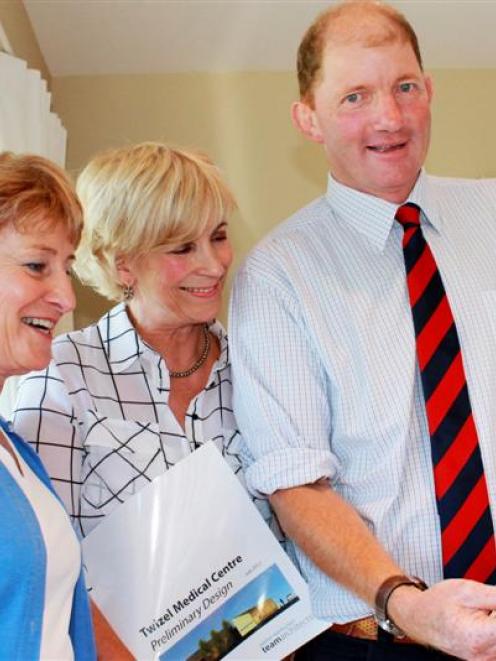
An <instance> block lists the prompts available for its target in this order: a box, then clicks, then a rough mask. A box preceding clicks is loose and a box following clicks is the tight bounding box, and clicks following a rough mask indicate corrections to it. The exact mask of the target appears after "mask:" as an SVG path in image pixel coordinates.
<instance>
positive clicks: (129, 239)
mask: <svg viewBox="0 0 496 661" xmlns="http://www.w3.org/2000/svg"><path fill="white" fill-rule="evenodd" d="M77 191H78V194H79V196H80V198H81V201H82V204H83V208H84V214H85V223H84V229H83V236H82V240H81V245H80V247H79V250H78V252H77V259H76V265H75V270H76V272H77V274H78V276H79V277H80V278H81V280H82V281H83V282H84V283H86V284H88V285H90V286H92V287H93V288H94V289H95V290H96V291H97V292H99V293H100V294H103V295H104V296H106V297H107V298H109V299H111V300H121V299H122V298H123V292H122V285H121V284H120V282H119V275H118V272H117V266H116V263H117V260H118V259H119V258H120V257H124V256H125V257H130V258H132V259H133V258H138V257H141V256H143V255H145V254H147V253H148V252H149V251H150V250H152V249H153V248H155V247H157V246H165V247H167V246H170V247H174V246H178V245H181V244H183V243H188V242H189V241H193V240H196V239H197V238H198V236H200V235H201V234H202V233H203V232H204V231H205V229H206V228H207V227H208V226H209V224H210V223H211V222H212V220H214V221H215V220H216V219H223V218H226V217H227V216H228V215H229V214H230V212H231V211H232V210H233V209H234V207H235V202H234V198H233V196H232V194H231V192H230V191H229V189H228V188H227V186H226V184H225V183H224V182H223V181H222V178H221V175H220V172H219V169H218V168H217V167H216V166H215V165H214V164H213V163H212V162H211V161H210V160H209V158H207V157H206V156H205V155H203V154H200V153H197V152H193V151H186V150H184V149H175V148H174V149H173V148H172V147H168V146H167V145H163V144H159V143H154V142H144V143H141V144H138V145H131V146H127V147H121V148H119V149H113V150H111V151H107V152H103V153H101V154H97V156H95V157H94V158H93V159H92V160H91V161H90V162H89V163H88V165H87V166H86V167H85V168H84V170H83V171H82V172H81V174H80V176H79V178H78V180H77Z"/></svg>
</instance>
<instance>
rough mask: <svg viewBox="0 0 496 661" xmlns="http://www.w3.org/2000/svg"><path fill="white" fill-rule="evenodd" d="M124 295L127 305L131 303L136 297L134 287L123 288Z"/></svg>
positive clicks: (125, 286) (126, 286)
mask: <svg viewBox="0 0 496 661" xmlns="http://www.w3.org/2000/svg"><path fill="white" fill-rule="evenodd" d="M122 294H123V297H124V300H125V301H126V303H127V302H128V301H130V300H131V299H132V298H133V296H134V287H133V285H124V287H123V288H122Z"/></svg>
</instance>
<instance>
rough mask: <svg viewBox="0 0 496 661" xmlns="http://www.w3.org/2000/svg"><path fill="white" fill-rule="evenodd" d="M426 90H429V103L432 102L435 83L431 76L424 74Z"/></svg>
mask: <svg viewBox="0 0 496 661" xmlns="http://www.w3.org/2000/svg"><path fill="white" fill-rule="evenodd" d="M424 82H425V89H426V90H427V97H428V99H429V102H431V101H432V97H433V95H434V83H433V82H432V76H429V74H424Z"/></svg>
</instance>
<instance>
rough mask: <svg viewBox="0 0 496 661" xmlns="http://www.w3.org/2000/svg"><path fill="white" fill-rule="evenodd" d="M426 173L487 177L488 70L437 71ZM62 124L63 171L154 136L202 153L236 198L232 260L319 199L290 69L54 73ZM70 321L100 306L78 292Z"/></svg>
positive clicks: (318, 162)
mask: <svg viewBox="0 0 496 661" xmlns="http://www.w3.org/2000/svg"><path fill="white" fill-rule="evenodd" d="M434 81H435V88H436V93H435V99H434V118H433V119H434V122H433V124H434V129H433V130H434V132H433V143H432V149H431V153H430V157H429V160H428V169H429V170H430V171H431V172H432V173H436V174H441V175H452V176H469V177H482V176H496V127H494V121H493V116H494V111H493V108H494V107H496V70H495V71H493V70H487V71H436V72H435V75H434ZM53 93H54V98H55V102H56V105H57V111H58V113H59V114H60V116H61V118H62V121H63V122H64V125H65V126H66V127H67V129H68V134H69V143H68V167H69V169H71V170H72V171H73V173H76V172H77V170H78V169H80V168H81V167H82V166H83V165H84V163H85V162H86V161H87V159H88V158H90V157H91V155H92V154H94V153H95V152H96V151H98V150H100V149H103V148H107V147H110V146H115V145H120V144H123V143H126V142H137V141H142V140H163V141H169V142H173V143H175V144H179V145H188V146H195V147H198V148H200V149H203V150H205V151H206V152H208V153H209V154H210V155H211V156H212V157H213V158H214V160H215V161H216V162H217V163H218V164H219V165H220V166H221V167H222V168H223V169H224V171H225V173H226V177H227V179H228V181H229V183H230V184H231V187H232V188H233V190H234V192H235V195H236V197H237V200H238V202H239V208H240V212H239V213H238V214H237V216H236V218H235V219H234V222H233V223H232V235H233V239H234V244H235V247H236V251H237V255H238V259H240V258H241V257H242V256H243V255H244V254H245V253H246V251H247V250H248V249H249V248H250V247H251V246H252V245H253V243H254V242H255V241H256V240H257V239H258V238H260V237H261V236H262V235H264V234H265V233H266V232H267V231H268V230H269V229H270V228H271V227H272V226H274V225H275V224H276V223H277V222H279V221H280V220H281V219H283V218H285V217H286V216H287V215H288V214H290V213H292V212H293V211H294V210H296V209H297V208H298V207H300V206H301V205H303V204H305V203H306V202H307V201H310V200H311V199H312V198H314V197H315V196H316V195H319V194H320V193H321V192H322V191H323V189H324V186H325V177H326V167H325V161H324V158H323V155H322V153H321V149H320V148H319V147H318V146H317V145H314V144H311V143H308V142H306V141H305V140H304V139H303V138H301V137H300V136H299V135H298V134H297V133H296V131H295V130H294V129H293V127H292V125H291V121H290V118H289V106H290V103H291V101H292V99H293V98H294V95H295V93H296V85H295V81H294V76H293V74H291V73H243V74H181V75H179V74H177V75H149V76H100V77H98V76H82V77H64V78H54V80H53ZM78 294H79V296H78V298H79V306H78V311H77V317H76V324H77V325H84V324H86V323H89V321H91V320H92V319H94V318H95V317H96V316H97V315H98V314H99V313H100V312H101V311H102V310H104V309H106V307H107V306H108V304H107V303H106V302H103V301H102V300H101V299H98V298H97V297H96V296H95V295H94V294H92V293H90V292H88V290H82V289H80V290H79V292H78Z"/></svg>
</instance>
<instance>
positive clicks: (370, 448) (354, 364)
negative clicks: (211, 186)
mask: <svg viewBox="0 0 496 661" xmlns="http://www.w3.org/2000/svg"><path fill="white" fill-rule="evenodd" d="M409 201H411V202H415V203H417V204H418V205H419V206H420V207H421V209H422V211H423V214H422V225H423V231H424V234H425V237H426V239H427V241H428V242H429V244H430V246H431V249H432V252H433V253H434V256H435V258H436V261H437V264H438V268H439V270H440V272H441V276H442V278H443V281H444V284H445V288H446V291H447V294H448V298H449V300H450V303H451V308H452V311H453V315H454V317H455V320H456V323H457V328H458V333H459V336H460V342H461V346H462V351H463V357H464V363H465V371H466V375H467V380H468V385H469V392H470V397H471V401H472V407H473V412H474V417H475V422H476V425H477V428H478V431H479V440H480V444H481V452H482V458H483V461H484V465H485V470H486V478H487V482H488V488H489V494H490V500H491V506H492V511H493V512H494V513H496V437H495V432H496V236H495V233H494V229H495V228H496V181H495V180H493V181H490V180H486V181H463V180H453V179H440V178H434V177H430V176H428V175H426V174H425V173H421V175H420V177H419V179H418V181H417V183H416V185H415V188H414V190H413V191H412V193H411V195H410V197H409ZM396 208H397V207H396V205H393V204H391V203H389V202H386V201H384V200H381V199H378V198H375V197H372V196H369V195H366V194H363V193H359V192H357V191H354V190H351V189H349V188H347V187H345V186H342V185H340V184H338V183H337V182H336V181H334V180H333V179H332V178H331V179H330V180H329V185H328V190H327V194H326V195H325V196H323V197H321V198H319V199H317V200H316V201H314V202H313V203H312V204H310V205H309V206H307V207H305V208H304V209H302V210H300V211H299V212H298V213H296V214H295V215H294V216H293V217H291V218H290V219H289V220H288V221H287V222H286V223H284V224H282V225H281V226H279V227H278V228H277V229H276V230H275V231H273V232H272V233H271V234H270V235H269V236H268V237H267V238H266V239H265V240H264V241H263V242H262V243H261V244H260V245H259V246H258V247H257V248H256V249H255V250H254V251H253V252H252V253H251V254H250V256H249V257H248V259H247V260H246V263H245V264H244V266H243V267H242V268H241V270H240V271H239V273H238V275H237V278H236V281H235V286H234V291H233V297H232V301H231V320H230V335H231V352H232V365H233V370H234V408H235V415H236V418H237V421H238V424H239V427H240V429H241V432H242V434H243V437H244V439H245V441H246V443H247V445H248V448H249V450H250V452H251V453H252V454H253V458H252V460H251V462H250V463H249V466H248V468H247V472H246V475H247V481H248V484H249V486H250V488H251V489H252V490H254V491H255V492H260V493H263V494H271V493H273V492H274V491H276V490H277V489H282V488H288V487H292V486H297V485H301V484H307V483H312V482H314V481H316V480H319V479H321V478H328V479H329V480H330V483H331V485H332V488H333V489H335V490H336V492H338V493H339V494H341V496H342V497H343V498H344V499H345V500H347V501H348V502H349V503H351V504H352V505H353V506H354V507H355V508H356V509H357V511H358V512H359V513H360V514H361V516H362V518H363V519H364V521H365V522H366V523H367V525H368V526H369V527H370V529H371V530H372V531H373V532H374V534H375V535H376V536H377V537H378V539H379V540H381V541H382V543H383V544H384V546H385V547H386V548H387V549H388V550H389V552H390V553H391V555H392V556H393V557H394V558H395V559H396V561H397V562H398V563H399V564H400V566H402V567H403V568H404V570H405V571H406V572H408V573H411V574H414V575H418V576H421V577H422V578H424V580H426V581H427V583H434V582H436V581H438V580H440V579H441V578H442V563H441V547H440V532H439V523H438V516H437V511H436V503H435V496H434V481H433V473H432V463H431V454H430V446H429V443H430V441H429V436H428V432H427V421H426V416H425V405H424V401H423V396H422V391H421V385H420V375H419V372H418V367H417V361H416V353H415V335H414V330H413V322H412V316H411V310H410V305H409V301H408V294H407V289H406V278H405V266H404V261H403V252H402V247H401V240H402V236H403V229H402V228H401V227H400V226H399V224H398V223H396V222H395V221H394V214H395V211H396ZM296 552H297V555H298V559H299V562H300V564H301V569H302V572H303V574H304V576H305V577H306V578H307V580H308V582H309V584H310V590H311V594H312V598H313V603H314V608H315V612H316V614H317V615H319V616H322V617H327V618H330V619H333V620H334V621H336V622H346V621H350V620H354V619H357V618H360V617H364V616H366V615H368V614H370V612H371V610H370V608H369V607H368V606H367V605H366V604H365V603H364V602H362V601H360V600H359V599H358V598H357V597H355V596H354V595H353V594H351V593H350V592H348V591H346V590H345V589H344V588H342V587H341V586H339V585H338V584H336V583H334V582H333V581H331V580H330V579H329V578H328V577H327V576H326V575H324V574H323V573H322V572H321V571H320V570H319V569H317V567H316V566H315V565H314V564H313V563H312V562H311V561H310V560H309V559H308V558H307V557H306V556H305V555H304V554H303V553H302V552H301V551H299V549H296Z"/></svg>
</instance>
